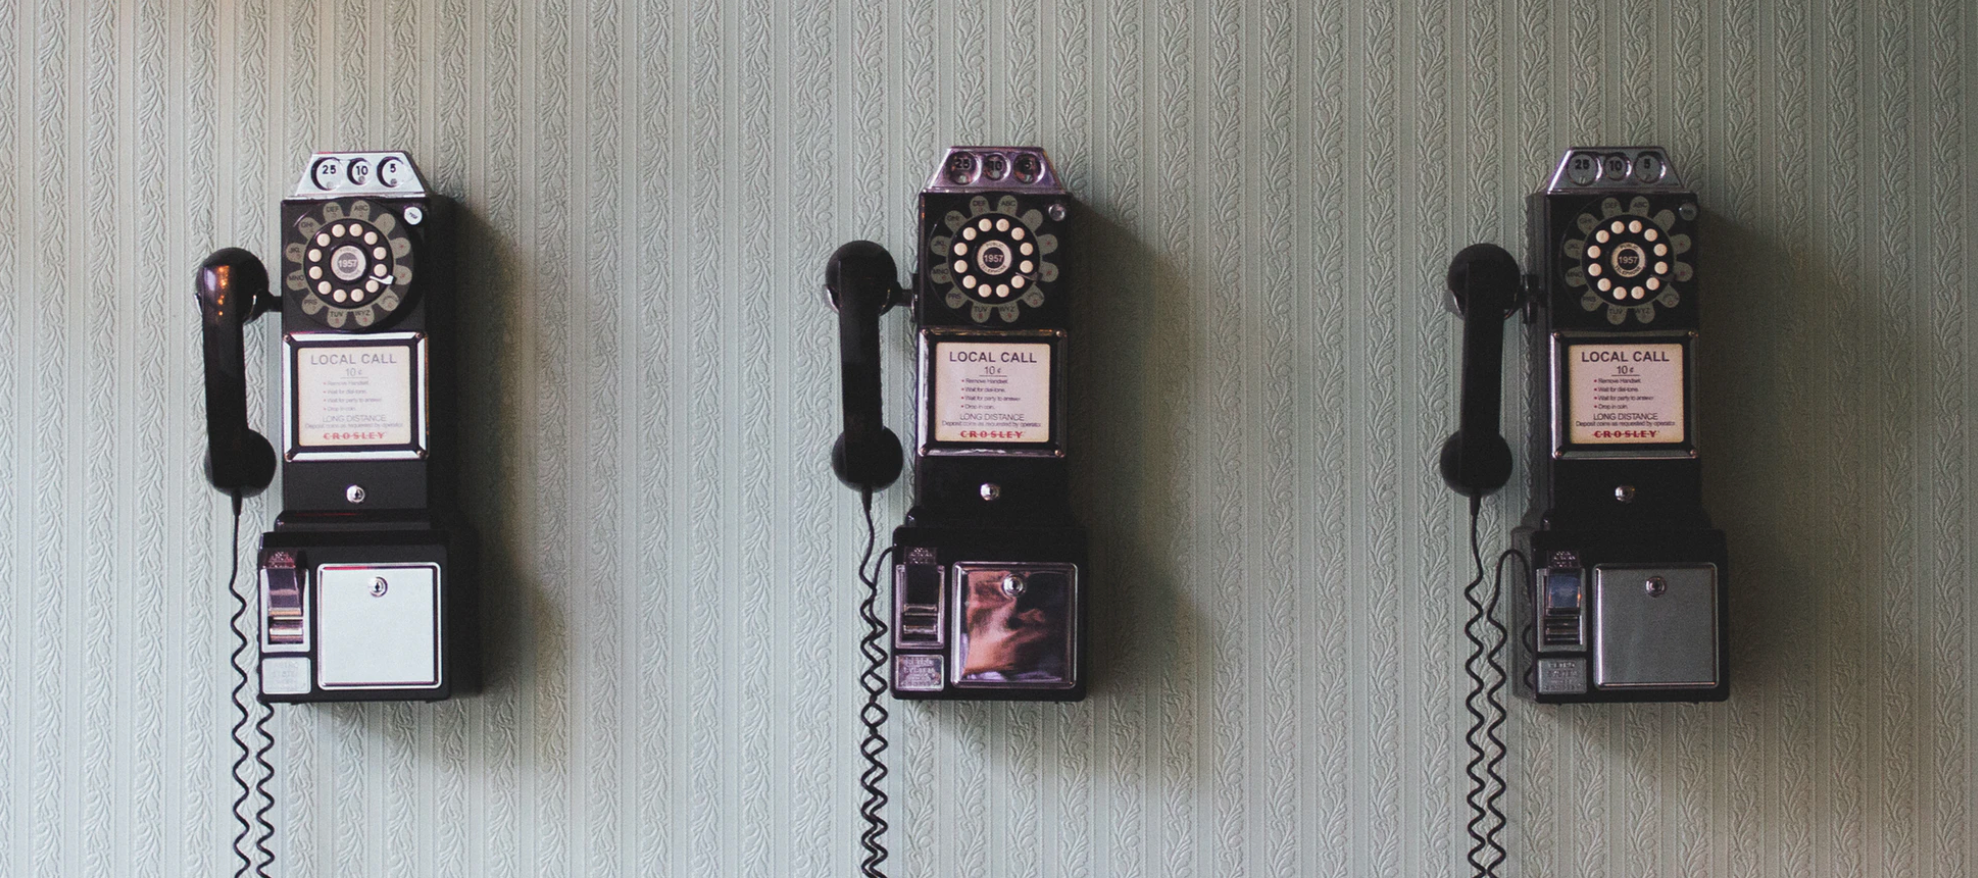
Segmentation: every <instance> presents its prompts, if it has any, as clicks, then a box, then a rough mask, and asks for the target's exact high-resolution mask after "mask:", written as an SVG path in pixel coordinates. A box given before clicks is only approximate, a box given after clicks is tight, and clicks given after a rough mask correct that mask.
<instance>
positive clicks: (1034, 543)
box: [825, 147, 1086, 701]
mask: <svg viewBox="0 0 1978 878" xmlns="http://www.w3.org/2000/svg"><path fill="white" fill-rule="evenodd" d="M1071 210H1072V201H1071V198H1070V196H1069V194H1068V193H1067V192H1066V191H1065V189H1064V187H1063V186H1062V185H1061V184H1060V183H1059V181H1058V177H1057V172H1056V170H1055V169H1054V168H1053V167H1052V165H1051V161H1050V159H1049V157H1047V156H1046V155H1045V153H1044V151H1043V150H1041V149H1036V148H1029V147H955V148H953V149H950V150H948V152H947V155H946V156H944V157H943V159H942V161H941V164H940V165H939V166H938V167H936V168H935V170H934V174H933V176H932V178H931V179H929V181H928V183H927V186H926V188H924V189H923V190H922V191H921V193H920V220H919V223H918V225H917V228H916V237H917V241H916V243H917V246H918V249H919V250H920V253H919V256H920V260H921V269H920V271H919V272H918V273H917V274H916V275H915V276H914V284H913V292H912V295H911V296H908V295H906V293H905V291H903V290H901V289H900V288H899V286H898V283H897V280H896V277H897V274H896V273H897V270H898V269H897V268H896V266H895V265H894V262H893V259H892V257H891V256H890V255H888V254H887V252H886V251H885V249H884V248H882V247H880V246H879V245H877V244H874V243H871V242H869V241H855V242H852V243H850V244H846V245H845V246H843V247H841V248H839V249H838V251H837V252H836V253H834V254H833V255H832V257H831V260H830V263H829V265H828V266H827V268H826V282H825V285H826V293H827V295H828V296H829V298H830V300H831V303H832V305H833V307H835V308H836V309H837V311H838V320H839V340H840V344H841V347H842V367H843V380H844V404H845V431H844V434H843V435H842V436H841V437H840V438H839V439H838V442H837V445H836V446H835V447H834V448H833V449H832V465H833V468H834V470H835V471H836V472H837V474H838V477H839V478H840V479H841V480H842V481H844V482H845V483H846V484H847V485H850V486H852V487H854V488H858V489H860V490H862V491H866V492H872V491H877V490H879V489H880V488H884V487H885V486H886V485H887V484H889V483H891V482H892V480H893V479H894V478H895V477H897V475H898V473H899V468H900V463H901V460H900V459H901V451H900V445H899V441H898V439H896V438H895V437H894V436H893V434H892V433H891V432H890V431H888V430H886V428H885V427H884V426H882V425H881V424H880V417H879V408H880V405H879V336H878V318H879V315H880V314H881V313H883V312H884V311H886V310H888V309H889V308H891V307H892V306H893V305H895V304H910V305H911V307H912V309H913V317H914V324H915V325H916V327H917V328H918V333H917V337H918V338H917V340H918V354H919V360H920V368H919V378H918V394H917V401H918V419H919V422H920V423H919V430H918V438H917V440H916V441H915V442H914V445H913V462H914V481H913V486H914V487H913V506H912V509H911V510H910V511H909V512H908V513H907V519H906V522H905V523H904V524H902V525H901V526H900V527H899V528H898V529H896V530H895V531H894V532H893V544H894V548H893V555H892V557H893V561H894V563H893V565H892V567H891V569H890V571H888V572H889V573H890V575H889V576H886V577H884V578H885V579H886V580H889V581H890V582H889V583H888V584H889V585H890V589H891V594H892V601H891V604H892V606H891V613H890V615H889V617H888V618H886V620H885V621H886V622H887V623H889V627H890V629H891V637H890V643H889V644H888V645H889V646H890V650H889V655H890V664H889V665H888V668H887V679H888V683H889V687H890V689H891V691H892V693H893V695H894V696H895V697H899V698H951V699H953V698H962V699H977V698H980V699H989V698H994V699H1033V700H1055V701H1069V700H1076V699H1078V698H1081V697H1083V696H1084V693H1085V678H1084V673H1083V667H1084V663H1085V656H1084V650H1083V644H1082V642H1081V639H1082V638H1081V635H1082V629H1083V625H1084V615H1085V607H1084V597H1085V594H1084V587H1085V573H1086V570H1085V564H1086V562H1085V552H1086V548H1085V545H1086V544H1085V531H1084V530H1083V529H1082V528H1081V527H1079V526H1078V524H1077V523H1076V522H1075V521H1073V519H1072V515H1071V509H1070V505H1069V499H1068V496H1067V478H1066V436H1065V417H1064V410H1065V374H1064V370H1065V344H1066V341H1067V337H1068V334H1069V328H1070V327H1069V320H1068V317H1069V314H1070V310H1069V308H1068V307H1067V306H1068V299H1069V297H1070V293H1069V291H1068V289H1067V286H1066V282H1065V280H1066V265H1065V250H1066V247H1065V237H1066V233H1067V228H1068V222H1069V219H1070V216H1069V214H1070V211H1071Z"/></svg>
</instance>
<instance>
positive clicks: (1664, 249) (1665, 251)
mask: <svg viewBox="0 0 1978 878" xmlns="http://www.w3.org/2000/svg"><path fill="white" fill-rule="evenodd" d="M1655 255H1657V256H1667V255H1669V245H1667V244H1657V245H1655Z"/></svg>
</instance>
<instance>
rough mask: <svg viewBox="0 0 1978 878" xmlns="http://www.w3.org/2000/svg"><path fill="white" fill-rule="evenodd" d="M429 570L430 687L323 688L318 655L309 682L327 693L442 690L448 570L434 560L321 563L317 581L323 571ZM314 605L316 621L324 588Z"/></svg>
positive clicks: (352, 685) (367, 685) (357, 685)
mask: <svg viewBox="0 0 1978 878" xmlns="http://www.w3.org/2000/svg"><path fill="white" fill-rule="evenodd" d="M419 567H426V568H430V569H431V570H432V571H433V682H432V683H430V684H422V683H412V684H391V683H339V684H337V685H335V686H325V685H323V677H322V674H323V662H322V661H321V658H322V657H321V656H317V657H316V658H317V661H316V665H315V667H314V668H311V669H310V670H311V674H310V681H309V682H310V683H312V684H314V685H315V686H316V688H317V689H320V690H322V691H324V692H344V691H349V690H354V689H439V688H441V687H443V686H445V685H446V581H445V576H446V571H444V570H441V569H440V565H438V564H435V563H433V562H431V561H408V562H386V563H381V564H318V565H316V567H315V573H316V582H318V583H320V582H322V581H323V571H325V570H330V569H333V568H334V569H341V570H411V569H414V568H419ZM314 600H315V606H313V607H311V608H310V609H312V610H314V611H315V613H316V618H318V619H321V618H322V616H323V606H322V601H323V589H322V588H321V587H318V588H317V589H316V594H315V598H314Z"/></svg>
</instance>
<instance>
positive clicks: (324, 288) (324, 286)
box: [316, 281, 330, 296]
mask: <svg viewBox="0 0 1978 878" xmlns="http://www.w3.org/2000/svg"><path fill="white" fill-rule="evenodd" d="M329 294H330V282H329V281H323V282H322V283H319V284H317V285H316V295H319V296H327V295H329Z"/></svg>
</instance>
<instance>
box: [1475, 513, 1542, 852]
mask: <svg viewBox="0 0 1978 878" xmlns="http://www.w3.org/2000/svg"><path fill="white" fill-rule="evenodd" d="M1482 506H1483V498H1482V497H1480V496H1472V497H1471V498H1470V558H1471V560H1472V561H1473V562H1474V563H1475V564H1476V570H1477V575H1476V576H1475V577H1474V578H1472V579H1471V580H1470V582H1469V584H1467V585H1465V586H1463V599H1464V600H1466V601H1468V602H1469V604H1470V621H1469V622H1468V623H1466V624H1465V625H1464V626H1463V635H1464V636H1465V637H1468V638H1469V640H1470V657H1469V660H1467V661H1465V662H1464V663H1463V673H1464V674H1465V675H1466V676H1468V677H1469V678H1470V694H1469V697H1467V698H1465V699H1464V701H1463V709H1464V710H1465V711H1467V712H1468V713H1469V714H1470V730H1469V733H1468V734H1467V735H1465V741H1466V742H1467V743H1468V744H1469V745H1470V761H1469V764H1468V765H1466V766H1464V772H1465V773H1466V774H1468V775H1469V778H1470V794H1469V795H1468V796H1467V797H1466V798H1467V800H1468V802H1469V804H1470V822H1469V825H1468V827H1467V829H1468V831H1469V835H1470V852H1469V861H1470V868H1471V870H1472V874H1473V875H1474V876H1476V878H1498V875H1497V869H1498V867H1499V866H1501V865H1503V863H1504V856H1505V852H1504V844H1503V842H1501V841H1499V840H1498V834H1499V833H1501V832H1503V831H1504V810H1503V808H1502V807H1501V806H1500V804H1499V801H1500V800H1501V799H1503V798H1504V775H1503V773H1502V769H1503V765H1504V738H1503V736H1502V734H1501V733H1502V730H1503V728H1504V717H1505V713H1504V659H1503V656H1504V640H1505V635H1506V634H1507V633H1508V632H1507V630H1506V629H1505V627H1504V624H1503V623H1502V622H1499V621H1497V601H1498V596H1499V595H1500V594H1502V593H1503V585H1504V562H1505V561H1507V560H1509V559H1511V558H1513V557H1516V558H1518V559H1519V560H1521V561H1522V560H1523V559H1524V555H1523V554H1522V553H1520V552H1519V551H1518V550H1517V549H1506V550H1505V551H1504V552H1503V553H1501V554H1499V555H1498V556H1497V565H1496V566H1497V571H1496V576H1495V577H1493V578H1492V580H1491V584H1490V590H1489V592H1488V593H1487V594H1485V593H1483V586H1484V562H1483V545H1482V543H1481V542H1480V541H1479V540H1478V537H1477V518H1478V512H1479V510H1480V509H1481V507H1482ZM1527 566H1529V565H1527Z"/></svg>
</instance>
